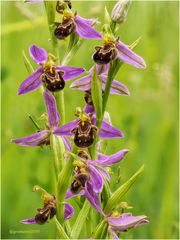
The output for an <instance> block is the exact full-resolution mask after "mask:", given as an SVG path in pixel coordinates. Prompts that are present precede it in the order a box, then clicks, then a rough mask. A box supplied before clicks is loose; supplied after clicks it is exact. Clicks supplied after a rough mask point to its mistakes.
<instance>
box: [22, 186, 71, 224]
mask: <svg viewBox="0 0 180 240" xmlns="http://www.w3.org/2000/svg"><path fill="white" fill-rule="evenodd" d="M33 191H40V192H41V193H42V195H41V199H42V201H43V203H44V206H43V208H38V209H37V211H38V213H37V214H36V215H35V217H31V218H27V219H24V220H21V221H20V222H21V223H23V224H44V223H46V222H47V221H48V220H49V219H51V218H53V217H54V216H55V215H56V197H55V195H50V194H49V193H47V192H46V191H45V190H44V189H42V188H40V187H39V186H34V188H33ZM64 205H65V211H64V220H67V219H69V218H70V217H72V215H73V214H74V209H73V207H72V206H71V205H70V204H68V203H65V204H64Z"/></svg>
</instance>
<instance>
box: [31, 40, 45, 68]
mask: <svg viewBox="0 0 180 240" xmlns="http://www.w3.org/2000/svg"><path fill="white" fill-rule="evenodd" d="M29 54H30V56H31V57H32V59H33V60H34V61H35V62H36V63H37V64H44V63H45V62H46V61H47V58H48V54H47V52H46V51H45V50H44V49H43V48H40V47H38V46H36V45H34V44H33V45H30V47H29Z"/></svg>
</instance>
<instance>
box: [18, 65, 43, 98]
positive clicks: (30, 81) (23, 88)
mask: <svg viewBox="0 0 180 240" xmlns="http://www.w3.org/2000/svg"><path fill="white" fill-rule="evenodd" d="M42 71H43V69H42V67H39V68H38V69H37V70H36V71H34V72H33V73H32V74H31V75H30V76H29V77H28V78H26V79H25V80H24V81H23V82H22V83H21V85H20V87H19V89H18V95H21V94H25V93H28V92H31V91H33V90H35V89H36V88H38V87H40V86H41V85H42V80H41V74H42Z"/></svg>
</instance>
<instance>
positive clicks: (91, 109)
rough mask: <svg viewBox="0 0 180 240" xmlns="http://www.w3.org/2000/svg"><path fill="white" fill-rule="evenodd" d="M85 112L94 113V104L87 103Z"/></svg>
mask: <svg viewBox="0 0 180 240" xmlns="http://www.w3.org/2000/svg"><path fill="white" fill-rule="evenodd" d="M83 110H84V112H85V113H87V114H88V113H92V114H94V113H95V109H94V106H93V105H89V104H86V106H85V107H84V109H83Z"/></svg>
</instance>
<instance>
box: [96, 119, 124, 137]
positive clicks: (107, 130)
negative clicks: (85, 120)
mask: <svg viewBox="0 0 180 240" xmlns="http://www.w3.org/2000/svg"><path fill="white" fill-rule="evenodd" d="M99 136H100V137H102V138H119V137H123V136H124V135H123V133H122V132H121V131H120V130H119V129H117V128H115V127H113V126H111V125H110V124H109V123H107V122H105V121H104V120H103V121H102V124H101V129H100V132H99Z"/></svg>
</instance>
